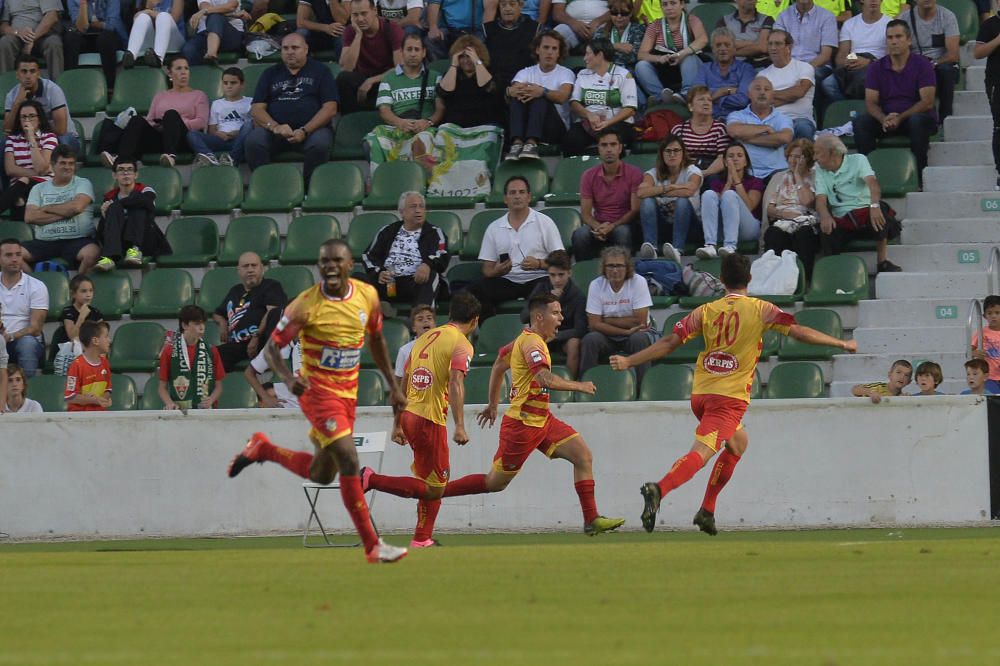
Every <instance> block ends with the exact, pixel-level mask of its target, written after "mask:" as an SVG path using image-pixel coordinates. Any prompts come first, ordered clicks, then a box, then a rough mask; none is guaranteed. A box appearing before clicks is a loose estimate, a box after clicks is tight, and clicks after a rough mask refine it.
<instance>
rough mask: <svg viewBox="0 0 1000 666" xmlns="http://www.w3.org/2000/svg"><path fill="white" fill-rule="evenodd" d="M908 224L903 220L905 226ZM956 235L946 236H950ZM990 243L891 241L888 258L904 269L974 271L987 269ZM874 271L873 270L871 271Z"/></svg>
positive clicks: (951, 238) (873, 257) (873, 256)
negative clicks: (909, 242)
mask: <svg viewBox="0 0 1000 666" xmlns="http://www.w3.org/2000/svg"><path fill="white" fill-rule="evenodd" d="M909 224H910V221H909V220H904V222H903V227H904V229H905V228H906V227H907V226H908V225H909ZM954 238H955V236H952V237H950V238H949V239H948V240H949V241H950V240H953V239H954ZM993 245H994V244H993V243H961V244H958V243H950V242H947V243H941V242H937V243H931V242H927V243H925V244H922V245H908V244H906V245H890V246H889V259H891V260H892V261H893V262H895V263H896V264H898V265H899V266H901V267H902V268H903V270H904V271H907V270H921V271H925V272H933V271H946V272H956V273H961V272H976V271H984V270H986V265H987V263H988V262H989V257H990V249H991V248H992V247H993ZM869 254H871V255H872V259H871V261H872V265H874V263H875V253H873V252H872V253H869ZM873 272H874V271H873Z"/></svg>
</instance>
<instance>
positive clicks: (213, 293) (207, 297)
mask: <svg viewBox="0 0 1000 666" xmlns="http://www.w3.org/2000/svg"><path fill="white" fill-rule="evenodd" d="M239 281H240V276H239V274H238V273H237V272H236V267H235V266H224V267H220V268H213V269H212V270H210V271H208V272H207V273H205V276H204V277H203V278H202V279H201V287H199V288H198V298H197V299H195V302H196V303H197V305H198V307H200V308H201V309H203V310H204V311H205V312H207V313H209V314H212V313H213V312H215V308H217V307H219V306H220V305H222V299H223V298H225V297H226V294H228V293H229V290H230V289H232V288H233V287H234V286H236V285H237V284H239Z"/></svg>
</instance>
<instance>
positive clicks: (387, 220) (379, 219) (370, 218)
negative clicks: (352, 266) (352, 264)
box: [347, 213, 397, 261]
mask: <svg viewBox="0 0 1000 666" xmlns="http://www.w3.org/2000/svg"><path fill="white" fill-rule="evenodd" d="M396 220H397V217H396V216H395V215H394V214H393V213H361V214H360V215H355V216H354V219H353V220H351V226H349V227H347V243H348V245H350V246H351V252H352V253H353V254H354V259H355V261H359V260H360V259H361V255H362V254H364V253H365V250H367V249H368V246H369V245H371V244H372V240H374V239H375V235H376V234H377V233H378V230H379V229H381V228H382V227H384V226H385V225H387V224H392V223H393V222H395V221H396Z"/></svg>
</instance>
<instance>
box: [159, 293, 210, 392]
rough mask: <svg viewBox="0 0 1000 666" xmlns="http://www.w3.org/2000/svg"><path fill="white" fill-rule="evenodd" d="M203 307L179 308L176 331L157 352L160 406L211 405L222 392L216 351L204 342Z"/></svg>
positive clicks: (188, 306) (204, 317) (187, 306)
mask: <svg viewBox="0 0 1000 666" xmlns="http://www.w3.org/2000/svg"><path fill="white" fill-rule="evenodd" d="M205 319H206V316H205V311H204V310H202V309H201V308H200V307H198V306H197V305H185V306H184V307H182V308H181V312H180V315H179V316H178V322H179V324H180V333H179V334H176V335H174V339H173V342H172V343H170V344H166V345H163V351H161V352H160V386H159V393H160V400H162V401H163V409H212V408H214V407H215V403H216V402H218V400H219V396H220V395H222V379H223V378H224V377H225V376H226V371H225V370H224V369H223V367H222V359H221V358H220V357H219V351H218V349H216V348H215V347H214V346H212V345H210V344H208V343H207V342H205Z"/></svg>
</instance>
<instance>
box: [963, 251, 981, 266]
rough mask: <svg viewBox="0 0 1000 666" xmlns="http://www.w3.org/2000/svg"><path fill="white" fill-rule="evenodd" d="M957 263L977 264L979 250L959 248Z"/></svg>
mask: <svg viewBox="0 0 1000 666" xmlns="http://www.w3.org/2000/svg"><path fill="white" fill-rule="evenodd" d="M958 263H960V264H978V263H979V250H959V251H958Z"/></svg>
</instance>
